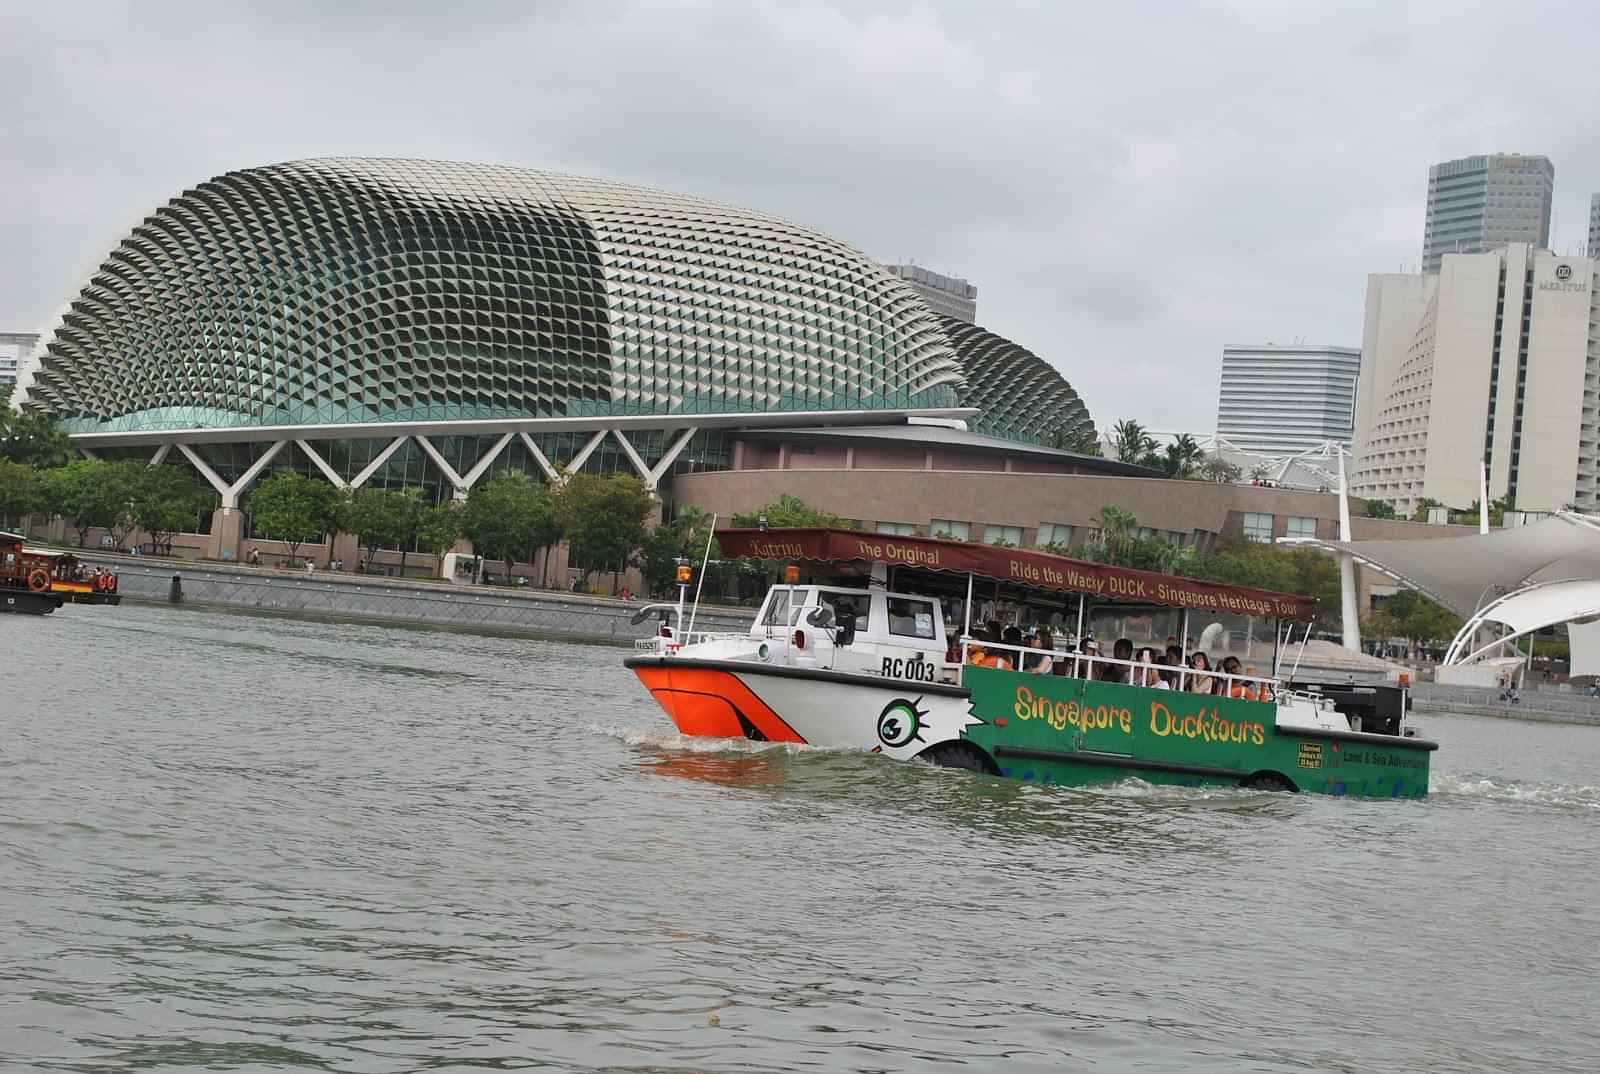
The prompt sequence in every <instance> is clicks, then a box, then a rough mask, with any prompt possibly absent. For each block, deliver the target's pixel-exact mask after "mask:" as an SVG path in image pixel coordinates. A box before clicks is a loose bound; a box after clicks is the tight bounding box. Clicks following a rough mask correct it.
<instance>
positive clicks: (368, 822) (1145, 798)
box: [0, 605, 1600, 1074]
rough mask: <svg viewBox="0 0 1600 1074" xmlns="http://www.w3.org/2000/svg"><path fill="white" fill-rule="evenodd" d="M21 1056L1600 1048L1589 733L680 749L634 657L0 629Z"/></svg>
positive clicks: (1337, 1058)
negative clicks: (1299, 743) (1319, 775)
mask: <svg viewBox="0 0 1600 1074" xmlns="http://www.w3.org/2000/svg"><path fill="white" fill-rule="evenodd" d="M0 644H3V646H4V652H5V653H6V655H7V659H6V661H5V667H6V669H7V673H6V692H5V693H4V694H3V695H0V712H3V716H0V911H3V913H0V929H3V932H0V936H3V944H0V1066H5V1067H6V1068H7V1069H27V1070H81V1071H96V1072H101V1071H122V1070H167V1069H183V1068H188V1067H196V1068H206V1069H230V1070H283V1069H312V1070H328V1071H411V1070H421V1069H428V1070H471V1069H483V1068H488V1069H513V1068H545V1069H555V1070H575V1071H600V1070H606V1071H621V1070H627V1071H741V1072H747V1071H778V1070H816V1071H901V1070H927V1069H952V1068H957V1067H961V1068H965V1069H971V1070H992V1069H1005V1070H1008V1071H1012V1070H1015V1071H1034V1070H1037V1071H1045V1070H1050V1071H1056V1070H1063V1069H1094V1070H1107V1071H1121V1070H1150V1071H1159V1070H1218V1071H1237V1070H1250V1071H1307V1070H1316V1071H1321V1070H1326V1071H1383V1072H1390V1071H1401V1070H1415V1071H1485V1072H1488V1071H1493V1072H1496V1074H1498V1072H1503V1071H1539V1072H1541V1074H1543V1072H1549V1071H1560V1070H1571V1071H1593V1070H1595V1069H1596V1068H1597V1067H1600V1062H1597V1060H1596V1057H1597V1056H1600V990H1597V985H1596V981H1597V980H1600V955H1597V953H1596V944H1597V942H1600V865H1597V862H1596V856H1597V851H1600V835H1597V832H1600V729H1591V728H1576V727H1563V726H1552V725H1541V724H1525V723H1514V722H1505V721H1497V720H1491V719H1478V718H1470V717H1435V718H1432V719H1430V720H1428V721H1427V723H1426V730H1427V732H1428V733H1429V734H1430V735H1431V736H1432V737H1437V738H1438V739H1440V740H1441V742H1442V743H1443V748H1442V749H1441V750H1440V752H1439V753H1438V754H1437V755H1436V758H1437V760H1436V763H1435V773H1434V794H1433V796H1432V797H1431V798H1430V799H1428V800H1426V801H1423V802H1415V803H1410V802H1358V801H1349V800H1335V799H1329V798H1319V797H1313V796H1305V797H1295V796H1285V795H1268V794H1256V793H1249V792H1215V791H1213V792H1199V791H1178V790H1154V789H1151V788H1149V787H1146V786H1143V785H1139V784H1125V785H1120V786H1116V787H1111V788H1106V789H1100V790H1079V791H1072V790H1062V789H1056V788H1039V787H1033V786H1024V785H1021V784H1014V783H1006V782H1001V781H994V780H989V779H986V778H983V777H976V776H973V775H970V774H968V773H964V772H949V771H941V770H936V769H930V768H926V767H923V766H920V765H906V764H895V763H893V762H888V761H885V760H883V759H881V758H873V757H869V756H863V755H855V754H843V753H828V752H821V751H814V750H794V749H791V748H787V747H781V746H770V745H763V746H758V745H755V744H729V743H708V742H705V741H697V742H688V741H684V740H681V739H678V738H677V737H676V736H675V735H673V734H672V733H671V732H670V725H669V724H668V723H667V722H666V719H665V717H664V716H662V715H661V714H660V713H659V712H658V710H657V709H656V708H655V707H654V705H653V703H651V702H650V701H649V700H648V699H647V698H646V697H645V696H644V695H643V693H642V691H641V690H640V689H639V688H638V687H637V686H636V685H635V683H634V681H633V679H632V676H631V675H630V674H629V673H627V672H626V671H624V670H623V669H622V668H621V666H620V663H619V661H620V657H621V655H622V654H621V653H620V652H619V651H618V650H615V649H605V648H591V647H584V646H576V645H566V644H559V643H551V642H538V641H528V640H519V639H504V638H485V637H476V636H467V635H460V634H450V633H442V632H432V631H422V630H404V629H396V628H389V627H371V626H346V625H329V624H325V623H307V622H299V621H293V620H285V619H267V618H256V617H247V616H242V615H223V614H216V613H207V612H197V611H183V610H176V609H167V608H152V607H140V606H134V605H127V606H124V607H122V608H119V609H91V608H67V609H65V610H63V611H62V612H60V613H58V614H56V615H54V616H51V617H49V618H47V619H42V620H41V619H33V618H25V617H16V616H0Z"/></svg>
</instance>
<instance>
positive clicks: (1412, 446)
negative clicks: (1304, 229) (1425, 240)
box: [1351, 243, 1600, 512]
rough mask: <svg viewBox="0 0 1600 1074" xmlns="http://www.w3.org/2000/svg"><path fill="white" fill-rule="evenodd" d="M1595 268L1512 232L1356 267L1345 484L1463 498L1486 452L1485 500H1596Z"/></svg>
mask: <svg viewBox="0 0 1600 1074" xmlns="http://www.w3.org/2000/svg"><path fill="white" fill-rule="evenodd" d="M1595 269H1596V262H1595V261H1594V260H1593V259H1591V258H1583V257H1558V256H1556V255H1555V254H1553V253H1551V252H1550V251H1548V250H1537V249H1534V248H1533V247H1532V246H1530V245H1528V244H1526V243H1512V244H1510V245H1509V246H1507V247H1505V248H1504V249H1502V250H1498V251H1495V252H1491V253H1482V254H1446V255H1444V257H1443V259H1442V261H1441V264H1440V268H1439V272H1438V273H1437V274H1422V275H1398V274H1382V275H1374V276H1370V277H1368V280H1367V306H1366V323H1365V329H1364V333H1363V336H1362V347H1361V349H1362V368H1361V386H1360V391H1359V397H1360V403H1359V405H1358V407H1357V412H1356V449H1355V464H1354V470H1355V476H1354V477H1353V479H1352V485H1351V487H1352V491H1353V492H1355V493H1356V494H1357V495H1360V496H1364V497H1367V498H1369V499H1380V500H1388V501H1390V502H1391V503H1393V504H1394V505H1395V507H1396V508H1397V509H1399V510H1400V511H1402V512H1409V511H1412V510H1414V509H1415V507H1416V506H1417V503H1418V501H1420V500H1421V499H1422V498H1424V497H1428V498H1431V499H1434V500H1438V501H1440V502H1441V503H1443V504H1445V505H1446V506H1449V507H1455V508H1465V507H1468V506H1470V505H1471V504H1472V502H1473V501H1474V500H1476V499H1477V498H1478V490H1479V470H1480V465H1481V464H1482V463H1483V462H1487V463H1488V464H1489V496H1490V498H1491V499H1497V498H1499V497H1501V496H1504V495H1506V494H1508V493H1509V494H1510V495H1511V496H1512V497H1513V499H1514V501H1515V504H1516V506H1517V507H1518V508H1519V509H1521V510H1524V511H1555V510H1560V509H1562V508H1564V507H1567V506H1568V505H1576V507H1577V508H1578V509H1580V510H1585V511H1592V510H1594V509H1596V507H1597V506H1600V500H1597V497H1596V493H1597V487H1596V478H1597V460H1596V450H1597V446H1600V431H1597V423H1600V417H1597V415H1600V305H1597V300H1596V290H1595Z"/></svg>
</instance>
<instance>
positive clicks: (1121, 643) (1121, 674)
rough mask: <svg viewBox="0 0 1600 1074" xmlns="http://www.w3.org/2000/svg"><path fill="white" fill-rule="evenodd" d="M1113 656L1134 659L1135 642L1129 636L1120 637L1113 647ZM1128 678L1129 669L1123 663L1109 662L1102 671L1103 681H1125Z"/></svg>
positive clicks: (1114, 657) (1118, 658)
mask: <svg viewBox="0 0 1600 1074" xmlns="http://www.w3.org/2000/svg"><path fill="white" fill-rule="evenodd" d="M1111 658H1112V659H1113V660H1132V659H1133V642H1131V641H1129V640H1128V639H1127V638H1118V639H1117V643H1116V644H1115V645H1113V646H1112V647H1111ZM1128 678H1129V676H1128V669H1127V668H1126V667H1124V666H1122V665H1121V664H1107V665H1106V666H1105V668H1104V669H1103V670H1102V671H1101V672H1100V681H1101V682H1123V683H1125V682H1127V681H1128Z"/></svg>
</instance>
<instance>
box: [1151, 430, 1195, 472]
mask: <svg viewBox="0 0 1600 1074" xmlns="http://www.w3.org/2000/svg"><path fill="white" fill-rule="evenodd" d="M1205 457H1206V453H1205V452H1204V451H1203V450H1201V447H1200V445H1199V444H1198V443H1197V442H1196V441H1195V438H1194V437H1192V436H1190V435H1189V434H1188V433H1183V434H1181V435H1180V436H1179V437H1178V438H1177V439H1176V440H1174V441H1173V442H1172V443H1170V444H1168V445H1167V455H1166V458H1164V459H1163V460H1162V461H1161V468H1162V469H1164V470H1166V471H1167V473H1168V474H1170V475H1171V476H1173V477H1183V478H1189V477H1193V476H1194V475H1195V470H1196V469H1197V468H1198V467H1199V465H1200V463H1201V461H1202V460H1203V459H1205Z"/></svg>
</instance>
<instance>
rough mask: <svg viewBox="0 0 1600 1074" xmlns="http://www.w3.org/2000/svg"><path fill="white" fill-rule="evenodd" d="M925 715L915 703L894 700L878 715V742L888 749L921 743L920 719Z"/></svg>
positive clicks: (925, 712) (902, 699) (900, 699)
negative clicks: (911, 743)
mask: <svg viewBox="0 0 1600 1074" xmlns="http://www.w3.org/2000/svg"><path fill="white" fill-rule="evenodd" d="M927 714H928V713H927V710H926V709H921V708H918V707H917V703H916V702H915V701H907V700H905V699H904V698H895V699H894V700H893V701H891V702H889V703H888V704H887V705H885V706H884V707H883V712H881V713H880V714H879V715H878V741H879V742H882V743H883V744H884V745H885V746H887V747H889V748H890V749H899V748H900V747H901V746H904V745H906V744H907V743H910V742H920V741H922V718H923V717H924V716H926V715H927Z"/></svg>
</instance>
